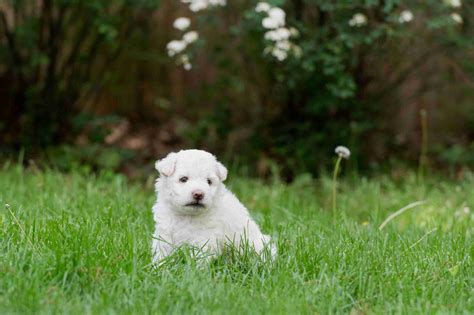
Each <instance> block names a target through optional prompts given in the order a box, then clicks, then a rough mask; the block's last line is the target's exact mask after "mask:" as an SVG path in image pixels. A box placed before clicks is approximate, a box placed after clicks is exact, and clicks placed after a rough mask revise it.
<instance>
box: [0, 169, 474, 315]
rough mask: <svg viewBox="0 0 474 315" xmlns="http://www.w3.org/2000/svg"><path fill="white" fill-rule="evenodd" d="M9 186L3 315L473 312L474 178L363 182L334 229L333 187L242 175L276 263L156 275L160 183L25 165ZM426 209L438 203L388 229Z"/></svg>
mask: <svg viewBox="0 0 474 315" xmlns="http://www.w3.org/2000/svg"><path fill="white" fill-rule="evenodd" d="M0 175H1V176H0V191H1V192H2V193H1V194H0V209H1V211H0V252H1V253H2V254H1V255H0V272H1V277H0V292H1V294H0V313H2V314H12V313H22V314H25V313H27V314H30V313H34V314H51V313H61V314H83V313H93V314H104V313H118V314H147V313H179V314H194V313H199V314H207V313H226V314H242V313H245V314H257V313H258V314H264V313H267V314H268V313H271V314H281V313H287V314H301V313H304V314H306V313H321V314H348V313H356V314H359V313H369V314H372V313H373V314H392V313H401V314H427V313H436V314H438V313H439V314H463V313H465V314H472V313H473V312H474V304H473V303H472V287H473V284H474V283H473V279H474V274H473V270H474V269H473V267H474V266H473V260H472V258H473V250H474V247H473V244H474V243H473V239H472V238H473V235H474V234H473V232H474V215H473V213H472V211H473V210H472V209H473V208H474V195H473V194H472V191H473V189H474V176H473V175H472V174H466V177H465V180H463V181H456V182H451V181H445V180H444V179H443V178H437V177H430V176H427V178H426V180H425V184H423V185H420V183H419V182H418V181H417V180H416V176H415V175H414V174H413V173H405V174H404V176H403V177H402V178H403V179H402V180H394V179H391V178H389V177H387V176H380V177H378V178H374V179H367V178H361V177H357V176H355V177H354V178H353V179H352V180H345V181H343V182H342V183H341V186H340V188H341V191H340V192H341V193H340V195H339V196H338V197H339V199H338V206H339V210H340V211H341V212H342V213H344V214H345V217H344V218H342V219H341V220H340V221H338V222H336V223H334V222H333V219H332V215H331V211H330V188H331V180H330V179H329V178H327V177H323V178H322V179H321V180H314V179H311V177H308V176H304V177H300V178H298V179H297V180H295V182H294V183H293V184H291V185H285V184H283V183H281V182H279V181H274V183H272V184H268V183H264V182H262V181H257V180H249V179H245V178H235V176H233V174H231V176H230V178H229V179H230V182H229V185H230V187H231V189H232V190H233V191H234V192H235V193H236V195H237V196H238V197H239V198H240V199H241V200H242V201H243V202H244V203H245V204H246V205H247V206H248V207H249V208H250V209H251V213H252V215H253V216H254V217H255V219H256V220H257V221H258V222H259V223H260V224H261V225H262V229H263V230H264V231H265V232H266V233H269V234H271V235H273V236H274V237H275V239H276V240H277V243H278V250H279V254H278V256H277V258H276V260H275V262H273V263H266V264H265V263H262V262H261V261H260V260H259V259H258V257H255V255H253V256H252V255H249V256H244V257H238V256H237V257H235V256H233V255H232V252H231V253H230V254H229V255H225V256H222V257H219V259H217V260H216V261H215V262H213V263H212V264H210V265H209V266H207V265H203V264H200V263H198V262H196V261H195V260H194V259H192V257H190V256H189V254H187V253H186V252H184V251H181V252H179V251H178V252H177V253H176V254H175V255H173V256H172V257H171V259H170V260H169V261H168V262H167V263H166V264H165V265H163V266H161V267H160V268H156V269H155V268H153V267H152V266H151V247H150V244H151V235H152V232H153V229H154V226H153V218H152V214H151V206H152V204H153V202H154V198H155V196H154V192H153V187H152V186H153V177H154V176H152V177H150V181H149V184H148V185H146V186H144V185H140V184H130V183H128V182H127V180H126V179H125V178H124V176H122V175H116V174H113V173H110V172H101V173H99V174H91V173H89V172H85V171H81V172H79V171H77V170H75V171H74V172H71V173H68V174H61V173H58V172H55V171H51V170H45V171H38V170H37V169H34V168H33V169H23V168H21V167H19V166H15V165H10V166H4V167H2V169H1V174H0ZM417 200H427V203H426V204H425V205H423V206H420V207H418V208H416V209H411V210H409V211H407V212H405V213H404V214H403V215H401V216H399V217H397V218H396V219H394V220H392V221H391V222H390V223H389V224H388V225H387V226H386V227H385V228H384V229H383V230H382V231H379V229H378V226H379V225H380V224H381V222H383V221H384V220H385V218H386V217H387V216H388V215H389V214H391V213H393V212H395V211H397V210H398V209H400V208H402V207H404V206H406V205H407V204H409V203H412V202H414V201H417ZM6 204H8V205H6ZM234 254H235V253H234Z"/></svg>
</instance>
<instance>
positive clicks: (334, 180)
mask: <svg viewBox="0 0 474 315" xmlns="http://www.w3.org/2000/svg"><path fill="white" fill-rule="evenodd" d="M341 161H342V156H341V155H339V156H338V158H337V161H336V165H335V166H334V173H333V175H332V212H333V214H334V216H335V215H336V206H337V205H336V197H337V196H336V195H337V174H338V173H339V167H340V165H341Z"/></svg>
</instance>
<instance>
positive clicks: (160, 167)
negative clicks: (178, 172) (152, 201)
mask: <svg viewBox="0 0 474 315" xmlns="http://www.w3.org/2000/svg"><path fill="white" fill-rule="evenodd" d="M175 166H176V153H174V152H172V153H170V154H168V155H167V156H166V157H165V158H164V159H161V160H158V161H156V163H155V168H156V170H157V171H158V172H159V173H160V175H162V176H171V175H173V173H174V169H175Z"/></svg>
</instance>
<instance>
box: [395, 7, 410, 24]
mask: <svg viewBox="0 0 474 315" xmlns="http://www.w3.org/2000/svg"><path fill="white" fill-rule="evenodd" d="M412 20H413V13H412V12H411V11H410V10H405V11H402V13H401V14H400V16H399V17H398V21H399V22H400V23H402V24H403V23H409V22H411V21H412Z"/></svg>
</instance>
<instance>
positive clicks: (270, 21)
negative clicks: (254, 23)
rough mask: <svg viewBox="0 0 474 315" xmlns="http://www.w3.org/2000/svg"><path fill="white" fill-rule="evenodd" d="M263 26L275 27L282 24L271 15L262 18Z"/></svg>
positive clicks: (267, 27)
mask: <svg viewBox="0 0 474 315" xmlns="http://www.w3.org/2000/svg"><path fill="white" fill-rule="evenodd" d="M262 26H263V27H264V28H266V29H275V28H277V27H278V26H280V24H279V23H278V21H277V20H274V19H272V18H270V17H266V18H264V19H263V20H262Z"/></svg>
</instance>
